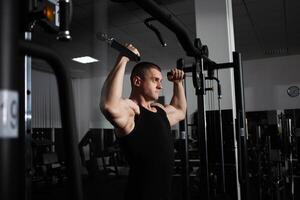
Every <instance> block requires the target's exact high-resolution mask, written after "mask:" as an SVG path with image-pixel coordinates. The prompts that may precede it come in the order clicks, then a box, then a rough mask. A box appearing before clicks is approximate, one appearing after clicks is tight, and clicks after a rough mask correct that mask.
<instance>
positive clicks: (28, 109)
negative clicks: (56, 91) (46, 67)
mask: <svg viewBox="0 0 300 200" xmlns="http://www.w3.org/2000/svg"><path fill="white" fill-rule="evenodd" d="M31 36H32V34H31V32H25V40H28V41H31ZM31 64H32V60H31V56H28V55H25V58H24V67H25V70H24V72H25V76H24V79H25V88H24V89H25V90H24V94H25V96H24V100H25V187H26V188H25V199H31V178H32V177H31V175H30V174H31V170H32V149H31V134H32V126H31V125H32V122H31V119H32V99H31V97H32V95H31V91H32V90H31V89H32V87H31V73H32V72H31V70H32V65H31Z"/></svg>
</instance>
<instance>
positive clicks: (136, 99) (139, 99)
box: [129, 93, 153, 110]
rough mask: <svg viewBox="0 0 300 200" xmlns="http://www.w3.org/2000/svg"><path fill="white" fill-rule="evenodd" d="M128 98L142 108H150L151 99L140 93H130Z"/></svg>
mask: <svg viewBox="0 0 300 200" xmlns="http://www.w3.org/2000/svg"><path fill="white" fill-rule="evenodd" d="M129 99H131V100H132V101H134V102H135V103H136V104H138V105H140V106H143V107H144V108H147V109H149V110H152V107H151V105H152V104H153V101H147V100H146V99H145V98H144V97H143V96H141V95H134V94H132V93H131V95H130V97H129Z"/></svg>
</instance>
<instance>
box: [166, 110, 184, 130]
mask: <svg viewBox="0 0 300 200" xmlns="http://www.w3.org/2000/svg"><path fill="white" fill-rule="evenodd" d="M165 111H166V113H167V117H168V120H169V122H170V125H171V126H174V125H175V124H177V123H178V122H179V121H181V120H183V119H184V118H185V113H184V112H183V111H181V110H178V109H176V108H175V107H174V106H172V105H165Z"/></svg>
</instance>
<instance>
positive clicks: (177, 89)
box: [170, 82, 186, 114]
mask: <svg viewBox="0 0 300 200" xmlns="http://www.w3.org/2000/svg"><path fill="white" fill-rule="evenodd" d="M170 104H171V105H172V106H174V107H175V108H176V109H178V110H180V111H182V112H183V113H184V114H185V113H186V98H185V93H184V88H183V85H182V82H178V83H176V82H175V83H174V86H173V97H172V99H171V103H170Z"/></svg>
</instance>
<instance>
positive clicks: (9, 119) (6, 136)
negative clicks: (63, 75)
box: [0, 0, 24, 200]
mask: <svg viewBox="0 0 300 200" xmlns="http://www.w3.org/2000/svg"><path fill="white" fill-rule="evenodd" d="M18 5H19V4H18V1H16V0H10V1H3V0H1V1H0V30H1V31H0V177H1V178H0V199H1V200H14V199H22V198H24V197H23V196H22V195H23V190H22V189H21V188H22V187H23V186H24V179H23V178H22V175H23V171H24V167H23V159H24V156H20V153H21V152H22V151H21V150H22V147H23V146H22V142H20V141H21V139H22V134H23V132H22V131H24V129H23V128H24V124H22V123H24V120H23V117H24V114H23V113H22V112H21V111H22V109H23V107H24V106H23V105H22V103H23V102H22V101H21V100H20V98H21V97H22V95H23V93H24V92H23V85H22V84H23V83H22V81H23V77H22V69H21V70H20V66H18V64H19V63H17V61H18V58H17V40H18V37H19V35H18V28H19V27H18V24H19V23H18V22H19V19H18V13H19V12H18Z"/></svg>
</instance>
